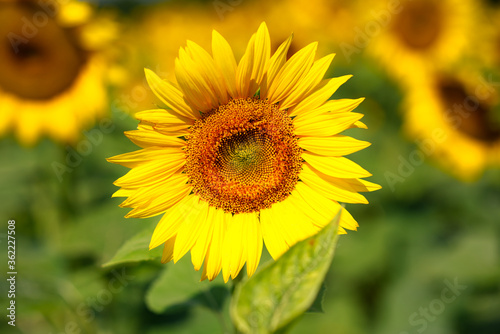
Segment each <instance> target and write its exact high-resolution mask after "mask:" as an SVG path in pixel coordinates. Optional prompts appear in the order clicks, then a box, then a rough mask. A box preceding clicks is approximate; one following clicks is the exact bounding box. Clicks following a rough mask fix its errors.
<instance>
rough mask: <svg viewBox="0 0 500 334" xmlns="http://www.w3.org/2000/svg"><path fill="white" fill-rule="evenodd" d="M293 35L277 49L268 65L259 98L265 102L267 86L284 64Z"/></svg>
mask: <svg viewBox="0 0 500 334" xmlns="http://www.w3.org/2000/svg"><path fill="white" fill-rule="evenodd" d="M292 39H293V34H292V35H290V37H288V38H287V40H286V41H284V42H283V43H282V44H281V45H280V46H279V47H278V50H276V52H275V53H274V54H273V56H272V57H271V59H270V60H269V63H268V69H267V71H266V74H265V75H264V78H263V81H262V85H261V88H260V98H261V99H262V100H265V99H266V98H267V97H268V96H267V95H268V89H269V86H270V85H271V84H272V83H273V81H274V79H275V78H276V75H277V74H278V72H279V71H280V70H281V68H282V67H283V65H284V64H285V62H286V57H287V54H288V49H290V45H291V44H292Z"/></svg>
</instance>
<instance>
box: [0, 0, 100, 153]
mask: <svg viewBox="0 0 500 334" xmlns="http://www.w3.org/2000/svg"><path fill="white" fill-rule="evenodd" d="M0 22H2V24H0V36H1V37H2V38H3V39H4V40H5V41H6V43H2V44H1V46H0V114H1V115H2V122H1V123H0V134H3V133H4V132H7V131H9V130H13V132H14V133H15V134H16V135H17V137H18V139H19V140H20V141H21V142H22V143H23V144H25V145H32V144H34V143H35V142H36V141H37V140H38V138H39V137H40V136H42V135H48V136H50V137H52V138H53V139H54V140H57V141H63V142H74V141H75V140H76V139H77V138H78V137H79V135H80V134H79V129H81V127H83V126H87V125H89V124H91V123H92V122H93V121H94V119H95V117H96V116H98V115H100V114H101V113H102V112H103V111H104V110H105V106H106V87H105V85H104V74H105V70H106V62H105V61H104V59H103V57H102V55H100V54H99V53H98V52H96V51H97V49H98V48H100V47H102V46H103V43H104V44H106V43H107V42H108V41H109V39H106V37H108V36H107V34H106V33H104V34H101V33H99V32H100V31H102V30H103V29H104V28H105V27H103V26H102V22H99V27H97V26H96V25H93V24H92V9H91V7H90V6H89V5H88V4H85V3H81V2H76V1H61V2H57V1H53V2H50V1H48V2H40V3H38V2H37V1H17V0H16V1H14V0H13V1H2V2H0ZM89 29H91V30H90V31H89ZM108 32H109V31H108Z"/></svg>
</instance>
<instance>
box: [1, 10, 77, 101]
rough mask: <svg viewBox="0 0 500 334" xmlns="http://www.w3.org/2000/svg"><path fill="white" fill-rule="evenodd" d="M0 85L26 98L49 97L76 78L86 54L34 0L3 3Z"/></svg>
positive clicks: (67, 86) (43, 98) (39, 98)
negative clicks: (31, 0)
mask: <svg viewBox="0 0 500 334" xmlns="http://www.w3.org/2000/svg"><path fill="white" fill-rule="evenodd" d="M0 22H2V24H0V38H1V40H0V89H1V90H3V91H6V92H9V93H12V94H14V95H17V96H19V97H21V98H24V99H33V100H45V99H50V98H52V97H54V96H56V95H58V94H60V93H61V92H63V91H65V90H66V89H68V88H69V87H70V86H71V84H72V83H73V82H74V80H75V79H76V78H77V76H78V74H79V72H80V70H81V68H82V65H83V63H84V61H85V54H84V52H83V51H82V50H80V49H79V48H78V47H77V41H76V38H74V36H72V34H71V32H70V31H66V30H64V29H62V28H61V27H60V26H58V24H57V23H56V22H55V21H54V20H53V19H52V18H51V17H50V16H49V15H48V14H47V13H46V12H44V11H43V9H42V8H41V7H38V6H37V5H36V4H35V3H34V2H27V1H21V2H6V3H1V4H0Z"/></svg>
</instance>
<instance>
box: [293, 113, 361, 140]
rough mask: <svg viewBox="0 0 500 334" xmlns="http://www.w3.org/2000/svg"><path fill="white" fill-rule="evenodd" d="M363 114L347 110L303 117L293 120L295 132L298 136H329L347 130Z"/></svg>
mask: <svg viewBox="0 0 500 334" xmlns="http://www.w3.org/2000/svg"><path fill="white" fill-rule="evenodd" d="M363 116H364V115H363V114H358V113H353V112H347V113H335V114H326V115H319V116H315V117H302V118H298V117H297V118H296V119H294V120H293V125H294V127H295V134H296V135H298V136H313V137H329V136H333V135H336V134H338V133H340V132H342V131H344V130H347V129H348V128H349V127H350V126H351V125H352V124H353V123H354V122H356V121H358V120H359V119H361V118H363Z"/></svg>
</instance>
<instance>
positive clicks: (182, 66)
mask: <svg viewBox="0 0 500 334" xmlns="http://www.w3.org/2000/svg"><path fill="white" fill-rule="evenodd" d="M202 73H203V70H201V68H200V65H199V64H197V63H196V62H194V61H193V60H192V59H191V57H190V56H189V55H188V53H187V52H186V50H184V49H180V50H179V58H177V59H176V60H175V77H176V79H177V82H178V84H179V87H180V88H181V90H182V92H183V93H184V98H185V99H186V101H187V102H188V104H190V105H191V106H193V107H194V108H195V109H196V110H199V111H201V112H206V111H209V110H211V109H213V108H217V107H218V106H219V98H218V96H217V93H216V92H215V90H214V89H213V88H212V87H211V86H210V84H209V82H208V81H207V80H206V79H205V77H204V75H203V74H202Z"/></svg>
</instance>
